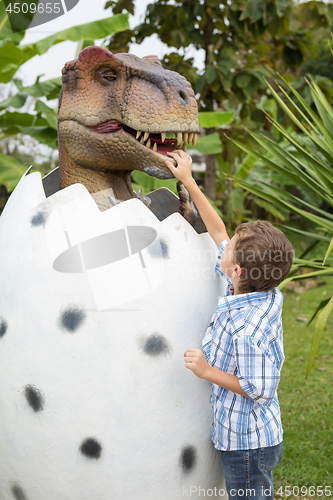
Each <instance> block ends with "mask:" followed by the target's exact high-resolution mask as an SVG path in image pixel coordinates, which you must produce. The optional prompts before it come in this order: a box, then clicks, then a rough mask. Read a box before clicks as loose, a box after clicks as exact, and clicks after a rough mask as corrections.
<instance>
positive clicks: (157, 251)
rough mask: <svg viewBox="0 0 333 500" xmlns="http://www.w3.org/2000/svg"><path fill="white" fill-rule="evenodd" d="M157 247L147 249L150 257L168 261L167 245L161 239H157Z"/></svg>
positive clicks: (152, 246)
mask: <svg viewBox="0 0 333 500" xmlns="http://www.w3.org/2000/svg"><path fill="white" fill-rule="evenodd" d="M159 243H160V244H159V245H151V246H150V247H148V251H149V254H150V255H151V256H152V257H156V258H158V257H162V258H163V259H169V245H168V243H167V242H166V241H165V240H164V239H163V238H160V239H159Z"/></svg>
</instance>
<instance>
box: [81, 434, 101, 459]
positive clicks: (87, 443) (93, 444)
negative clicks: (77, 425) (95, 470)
mask: <svg viewBox="0 0 333 500" xmlns="http://www.w3.org/2000/svg"><path fill="white" fill-rule="evenodd" d="M80 450H81V453H82V454H83V455H85V456H86V457H88V458H94V459H96V460H97V459H98V458H99V457H100V456H101V453H102V446H101V445H100V444H99V442H98V441H96V439H94V438H87V439H85V440H84V441H83V443H82V444H81V448H80Z"/></svg>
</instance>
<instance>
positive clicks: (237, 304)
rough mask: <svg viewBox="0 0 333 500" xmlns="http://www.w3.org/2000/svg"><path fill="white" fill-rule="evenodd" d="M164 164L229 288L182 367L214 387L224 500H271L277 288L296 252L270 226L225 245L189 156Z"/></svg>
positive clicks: (277, 452)
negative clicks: (196, 215) (190, 205)
mask: <svg viewBox="0 0 333 500" xmlns="http://www.w3.org/2000/svg"><path fill="white" fill-rule="evenodd" d="M168 154H169V155H170V156H171V157H172V158H173V159H174V160H175V161H176V162H177V166H176V167H175V166H174V165H173V164H172V163H171V162H170V161H166V165H167V166H168V167H169V169H170V170H171V172H172V173H173V174H174V176H175V177H176V178H177V179H179V180H180V181H181V182H183V184H184V186H185V187H186V188H187V190H188V191H189V193H190V195H191V198H192V200H193V201H194V203H195V204H196V206H197V208H198V210H199V212H200V215H201V218H202V220H203V221H204V223H205V224H206V227H207V230H208V232H209V234H210V236H211V237H212V238H213V240H214V241H215V243H216V245H217V246H218V248H219V255H218V259H219V260H220V261H221V262H220V264H219V263H218V264H217V265H216V271H217V272H218V273H219V274H221V275H223V276H224V277H225V278H226V279H227V282H228V286H227V291H226V295H225V297H220V298H219V302H218V306H217V309H216V311H215V313H214V316H213V318H212V320H211V323H210V324H209V327H208V330H207V332H206V335H205V337H204V339H203V341H202V344H203V352H202V351H201V350H200V349H195V348H192V347H191V348H189V349H187V351H186V352H185V354H184V357H185V366H186V368H189V369H190V370H192V372H193V373H194V374H195V375H196V376H197V377H199V378H203V379H206V380H209V381H210V382H212V404H213V435H212V441H213V443H214V445H215V448H217V449H218V450H220V451H221V459H222V466H223V470H224V476H225V480H226V487H227V491H228V494H229V498H233V499H236V500H245V499H256V500H258V499H265V500H269V499H272V500H273V498H274V488H273V473H272V470H273V469H274V468H275V467H276V466H277V465H279V463H280V461H281V457H282V433H283V431H282V425H281V416H280V408H279V402H278V398H277V394H276V390H277V386H278V383H279V379H280V371H281V368H282V364H283V361H284V353H283V340H282V322H281V311H282V302H283V295H282V293H281V292H280V291H279V290H278V288H276V287H277V285H278V284H279V283H281V281H283V280H284V278H285V277H286V276H287V274H288V272H289V270H290V267H291V264H292V259H293V248H292V246H291V244H290V242H289V241H288V239H287V238H286V236H285V235H284V234H283V233H282V231H279V230H278V229H276V228H274V227H273V226H272V225H271V224H270V223H269V222H265V221H255V222H248V223H246V224H240V226H238V227H237V228H236V234H235V235H234V236H233V237H232V238H231V239H229V236H228V233H227V231H226V228H225V225H224V223H223V222H222V220H221V218H220V217H219V215H218V214H217V213H216V212H215V210H214V209H213V208H212V206H211V205H210V203H209V202H208V201H207V199H206V198H205V196H204V195H203V194H202V193H201V191H200V189H199V188H198V186H197V184H196V182H195V181H194V179H193V177H192V174H191V163H192V160H191V157H190V156H189V155H188V154H187V153H185V152H184V151H173V152H172V153H168Z"/></svg>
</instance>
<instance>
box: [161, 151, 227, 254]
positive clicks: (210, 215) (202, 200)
mask: <svg viewBox="0 0 333 500" xmlns="http://www.w3.org/2000/svg"><path fill="white" fill-rule="evenodd" d="M168 155H170V156H171V157H172V158H173V159H174V160H175V161H176V162H177V166H176V167H175V166H174V165H173V164H172V163H171V161H166V162H165V163H166V165H167V167H168V168H169V169H170V170H171V172H172V173H173V175H174V176H175V177H176V178H177V179H178V180H180V181H181V182H182V183H183V184H184V186H185V187H186V189H187V190H188V192H189V193H190V195H191V198H192V200H193V201H194V203H195V204H196V207H197V209H198V210H199V213H200V215H201V218H202V220H203V221H204V223H205V225H206V228H207V231H208V233H209V234H210V236H211V237H212V238H213V240H214V241H215V243H216V245H217V246H219V244H220V243H221V241H224V240H226V239H229V236H228V233H227V230H226V227H225V225H224V222H223V221H222V219H221V217H220V216H219V215H218V213H217V212H216V211H215V210H214V208H213V207H212V206H211V204H210V203H209V201H208V200H207V198H206V197H205V195H204V194H203V193H202V192H201V191H200V189H199V187H198V185H197V183H196V182H195V180H194V179H193V177H192V173H191V163H192V158H191V157H190V156H189V155H188V154H187V153H185V151H183V150H177V151H173V152H171V153H168Z"/></svg>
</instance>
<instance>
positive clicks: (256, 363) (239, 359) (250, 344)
mask: <svg viewBox="0 0 333 500" xmlns="http://www.w3.org/2000/svg"><path fill="white" fill-rule="evenodd" d="M234 346H235V355H236V364H237V368H238V374H237V375H238V380H239V383H240V386H241V388H242V389H243V391H244V392H245V393H246V394H247V395H248V396H249V397H250V398H252V399H254V400H255V401H258V403H260V404H261V405H264V406H269V405H270V403H271V402H272V400H273V398H274V397H275V395H276V390H277V387H278V385H279V381H280V370H279V369H278V368H277V367H276V365H275V362H274V361H273V360H272V359H271V357H270V356H268V355H267V353H265V352H264V351H263V350H262V349H261V348H260V346H259V345H258V341H257V340H256V339H255V338H253V337H252V336H250V335H246V334H245V335H244V334H243V335H241V336H240V337H238V338H236V339H234Z"/></svg>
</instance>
